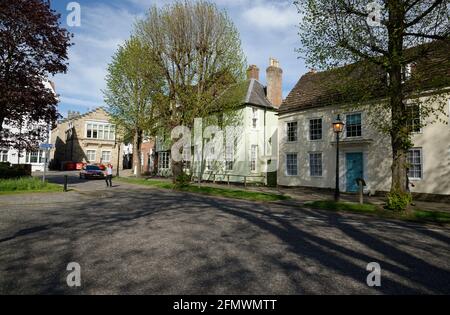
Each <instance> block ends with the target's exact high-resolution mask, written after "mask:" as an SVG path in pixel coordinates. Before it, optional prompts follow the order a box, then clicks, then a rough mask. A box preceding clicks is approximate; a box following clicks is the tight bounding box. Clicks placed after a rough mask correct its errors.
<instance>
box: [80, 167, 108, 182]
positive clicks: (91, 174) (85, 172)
mask: <svg viewBox="0 0 450 315" xmlns="http://www.w3.org/2000/svg"><path fill="white" fill-rule="evenodd" d="M80 178H85V179H89V178H105V173H104V172H103V171H102V170H101V168H100V167H99V166H98V165H86V166H84V167H83V169H82V170H81V172H80Z"/></svg>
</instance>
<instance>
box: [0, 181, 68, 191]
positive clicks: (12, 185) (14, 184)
mask: <svg viewBox="0 0 450 315" xmlns="http://www.w3.org/2000/svg"><path fill="white" fill-rule="evenodd" d="M40 191H62V189H61V186H60V185H56V184H51V183H48V182H42V180H41V179H40V178H36V177H24V178H16V179H0V192H3V193H4V192H40Z"/></svg>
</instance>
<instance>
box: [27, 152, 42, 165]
mask: <svg viewBox="0 0 450 315" xmlns="http://www.w3.org/2000/svg"><path fill="white" fill-rule="evenodd" d="M31 155H33V157H34V156H36V162H31ZM42 159H45V152H44V151H43V150H36V151H32V152H26V156H25V163H29V164H43V163H45V162H44V161H45V160H44V161H43V160H42Z"/></svg>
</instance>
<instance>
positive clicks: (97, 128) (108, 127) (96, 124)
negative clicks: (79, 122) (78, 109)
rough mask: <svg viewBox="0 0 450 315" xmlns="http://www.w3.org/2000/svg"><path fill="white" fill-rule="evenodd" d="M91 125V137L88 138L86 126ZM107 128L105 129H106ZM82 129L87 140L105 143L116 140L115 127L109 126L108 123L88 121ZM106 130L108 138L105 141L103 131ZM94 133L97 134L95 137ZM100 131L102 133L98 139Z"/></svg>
mask: <svg viewBox="0 0 450 315" xmlns="http://www.w3.org/2000/svg"><path fill="white" fill-rule="evenodd" d="M89 125H91V126H92V127H91V129H90V130H91V131H92V132H91V135H90V136H89V134H88V131H89V128H88V126H89ZM94 126H96V128H94ZM100 127H101V128H100ZM106 127H107V128H106ZM84 128H85V133H84V135H85V137H86V138H87V139H94V140H106V141H115V140H116V125H114V124H111V123H109V122H104V121H94V120H88V121H86V122H85V124H84ZM106 129H107V130H108V131H107V132H108V138H107V139H105V131H106ZM94 131H96V132H97V137H94ZM100 131H101V132H102V135H103V136H102V137H100ZM111 132H112V139H110V136H111Z"/></svg>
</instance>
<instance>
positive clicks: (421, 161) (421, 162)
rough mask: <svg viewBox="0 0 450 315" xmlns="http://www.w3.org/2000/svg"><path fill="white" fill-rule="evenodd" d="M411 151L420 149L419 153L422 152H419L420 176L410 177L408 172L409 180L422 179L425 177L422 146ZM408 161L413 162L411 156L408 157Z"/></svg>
mask: <svg viewBox="0 0 450 315" xmlns="http://www.w3.org/2000/svg"><path fill="white" fill-rule="evenodd" d="M410 151H419V153H420V154H419V157H420V177H409V174H408V178H409V180H413V181H419V180H422V179H423V150H422V148H421V147H417V148H411V149H409V150H408V154H409V152H410ZM408 163H409V164H411V163H410V161H409V157H408ZM415 165H418V164H415Z"/></svg>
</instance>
